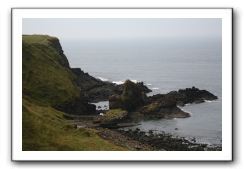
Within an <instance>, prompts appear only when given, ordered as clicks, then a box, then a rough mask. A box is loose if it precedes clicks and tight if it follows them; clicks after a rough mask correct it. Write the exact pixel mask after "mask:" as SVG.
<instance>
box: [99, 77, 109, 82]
mask: <svg viewBox="0 0 244 169" xmlns="http://www.w3.org/2000/svg"><path fill="white" fill-rule="evenodd" d="M97 78H98V79H100V80H101V81H103V82H106V81H108V79H106V78H103V77H97Z"/></svg>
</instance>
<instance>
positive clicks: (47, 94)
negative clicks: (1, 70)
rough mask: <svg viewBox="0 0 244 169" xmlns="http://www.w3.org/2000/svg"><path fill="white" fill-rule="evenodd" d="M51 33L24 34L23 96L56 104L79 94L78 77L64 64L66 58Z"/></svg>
mask: <svg viewBox="0 0 244 169" xmlns="http://www.w3.org/2000/svg"><path fill="white" fill-rule="evenodd" d="M54 41H55V43H57V42H58V40H57V39H56V40H55V38H54V37H49V36H40V35H35V36H23V64H22V66H23V67H22V69H23V74H22V76H23V77H22V78H23V95H24V97H26V96H27V97H31V98H33V99H34V100H38V101H40V102H42V103H44V104H48V105H55V104H60V103H63V102H66V101H70V100H72V99H74V98H76V97H79V88H78V87H77V86H76V84H75V82H74V80H75V76H74V75H73V74H72V72H71V71H70V69H69V68H68V67H65V66H64V62H65V59H66V57H65V56H63V55H62V54H60V53H59V51H57V49H56V48H55V47H53V46H52V45H51V44H52V42H54Z"/></svg>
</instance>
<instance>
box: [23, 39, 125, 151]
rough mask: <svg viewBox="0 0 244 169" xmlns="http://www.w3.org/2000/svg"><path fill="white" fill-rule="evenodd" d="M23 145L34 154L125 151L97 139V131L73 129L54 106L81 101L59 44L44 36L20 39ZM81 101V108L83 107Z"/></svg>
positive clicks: (57, 41) (72, 74) (55, 40)
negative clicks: (35, 152) (49, 151)
mask: <svg viewBox="0 0 244 169" xmlns="http://www.w3.org/2000/svg"><path fill="white" fill-rule="evenodd" d="M22 38H23V40H22V42H23V44H22V57H23V61H22V66H23V68H22V69H23V70H22V71H23V74H22V76H23V77H22V78H23V79H22V83H23V108H22V111H23V119H22V124H23V129H22V132H23V140H22V141H23V143H22V149H23V150H27V151H35V150H44V151H45V150H66V151H69V150H126V149H125V148H123V147H119V146H116V145H114V144H113V143H111V142H108V141H106V140H104V139H102V138H101V137H99V136H98V134H97V133H96V132H97V131H96V130H92V129H75V128H73V127H72V125H70V124H68V121H67V120H66V119H65V118H64V116H63V112H62V111H59V110H57V109H55V106H56V105H59V104H65V103H68V102H72V101H73V100H75V99H79V97H80V88H79V87H78V86H77V85H76V83H75V79H76V75H75V74H74V73H72V71H71V69H70V66H69V63H68V60H67V58H66V56H65V55H64V54H63V51H62V47H61V45H60V43H59V40H58V39H57V38H55V37H51V36H47V35H23V37H22ZM86 104H87V103H85V101H84V105H86Z"/></svg>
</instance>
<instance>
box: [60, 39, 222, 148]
mask: <svg viewBox="0 0 244 169" xmlns="http://www.w3.org/2000/svg"><path fill="white" fill-rule="evenodd" d="M61 44H62V46H63V50H64V52H65V54H66V56H67V57H68V60H69V62H70V65H71V67H80V68H81V69H82V70H84V71H85V72H88V73H89V74H90V75H92V76H95V77H97V78H100V79H102V80H108V81H112V82H116V83H121V82H123V81H125V80H126V79H131V80H134V81H143V82H144V83H145V84H146V85H148V87H149V88H151V89H152V90H153V92H152V93H150V95H153V94H157V93H167V92H169V91H172V90H178V89H183V88H187V87H192V86H195V87H197V88H200V89H206V90H208V91H210V92H212V93H213V94H215V95H217V96H218V98H219V99H218V100H216V101H213V102H205V103H202V104H190V105H186V106H184V107H183V108H182V109H184V110H185V111H187V112H190V113H191V117H190V118H182V119H181V118H176V119H161V120H151V121H142V122H141V125H139V126H136V127H138V128H140V129H141V130H145V131H148V130H155V131H158V132H160V131H165V132H170V133H172V134H174V135H177V136H183V137H188V138H191V137H195V138H196V139H197V141H198V142H202V143H208V144H221V143H222V100H221V97H222V71H221V69H222V60H221V56H222V53H221V51H222V46H221V39H205V40H204V39H203V40H199V39H198V40H194V39H140V40H135V39H128V40H104V41H102V40H96V41H95V40H94V41H89V40H80V41H62V40H61ZM176 128H177V130H176Z"/></svg>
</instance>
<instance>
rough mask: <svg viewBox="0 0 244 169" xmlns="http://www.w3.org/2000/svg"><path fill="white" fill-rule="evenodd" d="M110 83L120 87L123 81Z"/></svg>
mask: <svg viewBox="0 0 244 169" xmlns="http://www.w3.org/2000/svg"><path fill="white" fill-rule="evenodd" d="M112 83H114V84H117V85H121V84H123V83H124V81H113V82H112Z"/></svg>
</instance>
